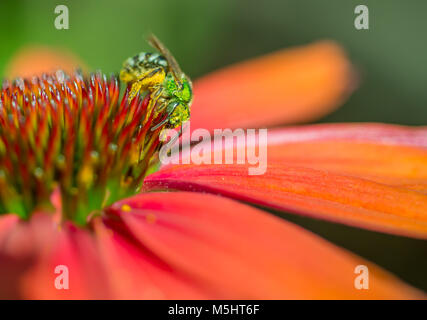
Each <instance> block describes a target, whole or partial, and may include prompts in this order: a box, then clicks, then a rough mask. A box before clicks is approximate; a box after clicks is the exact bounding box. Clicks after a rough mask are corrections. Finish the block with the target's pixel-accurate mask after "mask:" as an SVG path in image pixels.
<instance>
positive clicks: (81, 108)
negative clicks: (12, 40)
mask: <svg viewBox="0 0 427 320" xmlns="http://www.w3.org/2000/svg"><path fill="white" fill-rule="evenodd" d="M128 92H129V88H127V89H126V91H125V93H124V94H123V97H122V98H121V101H119V96H120V87H119V81H118V79H117V78H116V77H115V76H111V77H109V78H107V77H106V76H105V75H104V74H101V73H96V74H92V75H90V76H88V77H83V75H81V74H80V73H76V74H74V75H71V76H69V75H67V74H64V73H63V72H61V71H58V72H57V73H56V74H52V75H43V76H42V77H40V78H36V77H34V78H32V79H29V80H23V79H17V80H15V81H13V83H10V82H8V81H4V82H3V85H2V88H1V99H0V213H16V214H18V215H19V216H20V217H22V218H24V219H25V218H29V217H30V216H31V214H32V213H33V212H34V211H37V210H41V209H42V210H46V209H48V208H52V204H51V203H50V198H51V195H52V193H53V192H54V191H58V192H59V193H60V195H61V210H62V216H63V218H64V219H68V220H72V221H74V222H76V223H77V224H80V225H85V224H86V223H87V220H88V217H89V216H90V215H92V214H94V213H96V212H101V211H102V209H103V208H105V207H107V206H109V205H110V204H112V203H113V202H115V201H117V200H119V199H122V198H125V197H127V196H129V195H132V194H134V193H136V192H137V191H138V189H139V188H140V186H141V184H142V182H143V179H144V177H145V176H146V174H147V171H148V170H149V169H150V167H152V166H153V165H155V164H156V163H157V151H158V149H159V148H160V147H161V142H160V140H159V135H160V132H161V130H162V126H160V127H158V128H156V125H157V124H158V123H161V122H162V121H163V120H164V119H165V117H166V116H167V115H166V114H162V113H160V112H157V111H156V110H157V109H156V106H155V102H154V101H153V100H152V99H151V96H150V94H149V92H146V93H145V94H141V96H140V95H137V96H136V97H135V98H134V99H133V100H132V101H131V102H128ZM153 128H156V129H155V130H153Z"/></svg>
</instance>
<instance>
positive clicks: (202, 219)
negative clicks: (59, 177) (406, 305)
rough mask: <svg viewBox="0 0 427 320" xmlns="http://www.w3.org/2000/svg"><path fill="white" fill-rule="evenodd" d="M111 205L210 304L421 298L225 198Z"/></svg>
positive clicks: (172, 197)
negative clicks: (360, 274)
mask: <svg viewBox="0 0 427 320" xmlns="http://www.w3.org/2000/svg"><path fill="white" fill-rule="evenodd" d="M123 205H125V207H126V210H124V211H123V210H122V208H123V209H124V208H125V207H123ZM113 207H114V208H115V211H116V212H115V213H116V214H118V216H119V217H120V218H121V219H123V220H124V221H125V222H126V224H127V225H128V227H129V229H130V231H131V232H133V234H134V236H135V237H136V238H137V239H138V240H139V241H140V244H141V245H143V246H144V247H146V248H147V249H148V250H149V251H150V252H152V253H153V255H154V256H155V257H158V258H160V259H161V260H162V261H164V262H166V263H167V264H168V265H169V266H170V267H171V268H173V269H174V270H176V272H177V273H181V274H185V275H187V277H188V278H189V279H192V282H193V283H194V284H197V285H198V286H199V287H201V288H204V289H205V290H206V292H209V297H210V298H218V299H228V298H232V299H236V298H237V299H246V298H248V299H257V298H260V299H274V298H279V299H283V298H290V299H312V298H315V299H330V298H337V299H351V298H356V299H359V298H361V299H372V298H379V299H394V298H404V299H406V298H422V297H423V296H422V294H421V293H419V292H417V291H415V290H413V289H411V288H410V287H408V286H407V285H405V284H403V283H402V282H400V281H398V280H397V279H396V278H394V277H393V276H391V275H390V274H388V273H386V272H385V271H383V270H382V269H380V268H379V267H377V266H374V265H373V264H370V263H368V262H367V261H365V260H363V259H361V258H359V257H356V256H354V255H352V254H349V253H348V252H346V251H345V250H343V249H340V248H338V247H336V246H334V245H332V244H331V243H329V242H327V241H325V240H323V239H321V238H320V237H318V236H316V235H314V234H312V233H310V232H308V231H305V230H303V229H301V228H300V227H297V226H295V225H293V224H291V223H288V222H286V221H283V220H281V219H279V218H276V217H273V216H271V215H270V214H267V213H264V212H262V211H260V210H257V209H254V208H251V207H248V206H246V205H243V204H240V203H237V202H234V201H231V200H228V199H224V198H220V197H216V196H212V195H207V194H198V193H183V192H177V193H167V194H166V193H163V194H162V193H158V194H157V193H152V194H142V195H139V196H135V197H132V198H130V199H127V200H125V201H123V202H121V203H117V204H115V205H114V206H113ZM358 265H366V266H368V268H369V272H370V284H371V286H370V288H369V290H356V289H355V287H354V279H355V277H356V275H355V273H354V270H355V267H356V266H358Z"/></svg>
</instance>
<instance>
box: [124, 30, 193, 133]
mask: <svg viewBox="0 0 427 320" xmlns="http://www.w3.org/2000/svg"><path fill="white" fill-rule="evenodd" d="M148 42H149V43H150V45H151V46H152V47H153V48H155V49H157V50H158V51H159V52H160V54H159V53H148V52H141V53H140V54H137V55H136V56H134V57H132V58H128V59H127V60H126V61H125V62H124V63H123V68H122V70H121V71H120V80H122V81H124V82H126V83H130V84H132V87H131V90H130V93H129V101H130V100H132V99H133V98H134V97H135V96H136V95H137V94H138V92H140V91H145V90H148V91H149V92H150V94H151V98H152V99H154V101H156V110H155V111H156V112H158V113H161V112H163V111H166V114H167V117H166V119H165V120H164V121H162V122H161V123H159V124H157V125H156V126H155V127H154V128H153V129H156V128H158V127H160V126H162V125H164V124H166V127H168V128H176V127H179V126H181V125H182V123H183V122H185V121H187V120H188V119H189V118H190V106H191V103H192V100H193V91H192V84H191V81H190V79H189V78H188V77H187V76H186V75H185V74H184V73H183V72H182V71H181V68H180V67H179V65H178V63H177V62H176V60H175V58H174V57H173V56H172V54H171V53H170V52H169V50H168V49H167V48H166V47H165V46H164V45H163V44H162V43H161V42H160V40H159V39H157V38H156V37H155V36H154V35H151V36H150V37H149V39H148Z"/></svg>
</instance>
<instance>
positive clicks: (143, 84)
mask: <svg viewBox="0 0 427 320" xmlns="http://www.w3.org/2000/svg"><path fill="white" fill-rule="evenodd" d="M165 76H166V75H165V71H164V70H163V68H155V69H152V70H149V71H147V72H145V73H143V74H142V75H140V76H139V77H138V79H137V80H136V81H135V82H134V83H133V84H132V87H131V90H130V93H129V98H128V102H130V101H132V99H133V98H134V97H135V96H136V95H137V94H138V92H139V91H140V90H141V89H148V88H155V87H158V86H159V85H160V84H161V83H162V82H163V80H164V79H165ZM150 91H151V90H150Z"/></svg>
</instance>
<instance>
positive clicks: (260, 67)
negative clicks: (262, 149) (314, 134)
mask: <svg viewBox="0 0 427 320" xmlns="http://www.w3.org/2000/svg"><path fill="white" fill-rule="evenodd" d="M352 82H354V79H352V72H351V66H350V63H349V61H348V60H347V58H346V56H345V54H344V52H343V50H342V49H341V48H340V47H339V46H338V45H337V44H335V43H333V42H327V41H325V42H318V43H314V44H310V45H307V46H302V47H298V48H294V49H287V50H283V51H279V52H276V53H273V54H270V55H267V56H265V57H261V58H258V59H254V60H250V61H247V62H243V63H239V64H237V65H234V66H231V67H227V68H224V69H222V70H219V71H217V72H214V73H212V74H209V75H207V76H204V77H202V78H201V79H199V80H197V81H196V82H195V86H194V97H195V100H194V103H193V106H192V111H191V127H192V129H197V128H205V129H208V130H212V129H214V128H238V127H242V128H245V127H247V128H254V127H265V126H271V125H277V124H286V123H295V122H303V121H310V120H314V119H317V118H319V117H322V116H323V115H325V114H327V113H329V112H331V111H332V110H334V109H335V108H336V107H337V106H338V105H339V104H340V103H341V102H342V100H343V99H344V98H345V97H346V96H347V95H348V93H349V91H351V88H352V86H354V83H353V84H352Z"/></svg>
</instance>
